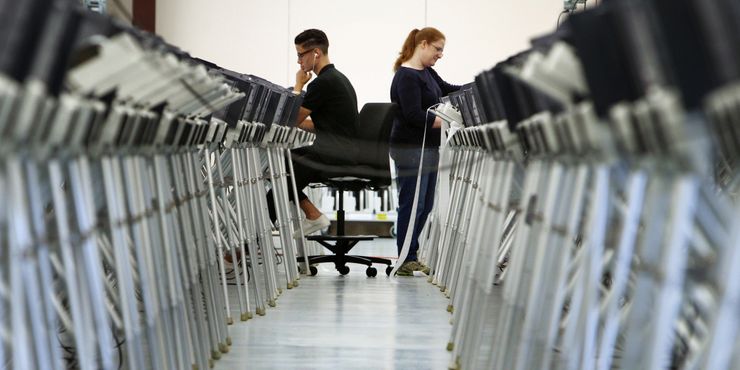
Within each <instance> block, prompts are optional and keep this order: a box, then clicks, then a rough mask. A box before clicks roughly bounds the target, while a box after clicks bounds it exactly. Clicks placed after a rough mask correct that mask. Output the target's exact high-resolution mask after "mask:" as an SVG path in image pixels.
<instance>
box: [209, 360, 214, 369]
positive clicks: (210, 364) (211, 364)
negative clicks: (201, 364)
mask: <svg viewBox="0 0 740 370" xmlns="http://www.w3.org/2000/svg"><path fill="white" fill-rule="evenodd" d="M213 365H214V363H213V360H211V359H210V358H209V359H208V368H209V369H213Z"/></svg>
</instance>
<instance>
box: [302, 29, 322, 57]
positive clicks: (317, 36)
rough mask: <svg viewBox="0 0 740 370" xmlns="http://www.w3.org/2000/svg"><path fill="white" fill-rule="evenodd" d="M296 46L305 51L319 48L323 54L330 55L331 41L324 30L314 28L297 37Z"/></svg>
mask: <svg viewBox="0 0 740 370" xmlns="http://www.w3.org/2000/svg"><path fill="white" fill-rule="evenodd" d="M295 44H296V45H300V46H301V47H303V48H304V49H313V48H318V49H321V52H322V53H324V54H329V39H328V38H327V37H326V34H325V33H324V31H322V30H317V29H315V28H312V29H309V30H305V31H303V32H301V33H299V34H298V36H296V37H295Z"/></svg>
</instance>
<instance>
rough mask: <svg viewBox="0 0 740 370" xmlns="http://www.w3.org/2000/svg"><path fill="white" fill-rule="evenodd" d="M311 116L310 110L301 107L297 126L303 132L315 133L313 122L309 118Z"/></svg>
mask: <svg viewBox="0 0 740 370" xmlns="http://www.w3.org/2000/svg"><path fill="white" fill-rule="evenodd" d="M310 114H311V110H310V109H306V108H304V107H301V108H300V109H299V110H298V118H297V119H296V126H298V128H300V129H302V130H306V131H310V132H313V131H314V126H313V121H312V120H311V119H310V118H309V117H308V116H309V115H310Z"/></svg>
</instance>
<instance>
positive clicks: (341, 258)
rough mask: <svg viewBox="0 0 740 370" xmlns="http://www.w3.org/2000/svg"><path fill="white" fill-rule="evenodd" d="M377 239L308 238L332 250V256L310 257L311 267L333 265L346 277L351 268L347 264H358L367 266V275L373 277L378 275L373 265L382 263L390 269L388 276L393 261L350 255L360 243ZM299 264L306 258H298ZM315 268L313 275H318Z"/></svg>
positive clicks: (316, 236)
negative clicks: (321, 264)
mask: <svg viewBox="0 0 740 370" xmlns="http://www.w3.org/2000/svg"><path fill="white" fill-rule="evenodd" d="M373 239H375V236H374V235H357V236H331V235H329V236H322V235H312V236H309V237H306V240H312V241H315V242H318V243H319V244H321V245H322V246H324V247H325V248H326V249H328V250H330V251H331V252H332V253H334V254H332V255H326V256H308V263H309V264H311V265H315V264H319V263H333V264H334V266H335V267H336V269H337V271H338V272H339V273H340V274H342V275H346V274H348V273H349V267H348V266H347V263H356V264H361V265H365V266H367V270H366V271H365V273H366V274H367V276H369V277H373V276H375V275H376V274H377V270H376V269H375V268H374V267H372V265H373V263H381V264H385V265H387V266H388V267H387V268H386V274H388V272H389V270H390V266H391V263H392V262H391V260H389V259H386V258H380V257H371V256H357V255H348V254H347V253H349V251H350V250H351V249H352V248H353V247H354V246H355V245H356V244H357V243H358V242H360V241H368V240H373ZM330 241H333V242H334V244H331V243H329V242H330ZM298 262H299V263H301V262H304V257H303V256H301V257H298ZM316 272H318V270H316V269H315V268H312V269H311V275H316Z"/></svg>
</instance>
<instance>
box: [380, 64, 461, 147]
mask: <svg viewBox="0 0 740 370" xmlns="http://www.w3.org/2000/svg"><path fill="white" fill-rule="evenodd" d="M459 89H460V86H457V85H452V84H449V83H447V82H445V81H444V80H442V78H441V77H439V75H438V74H437V72H436V71H435V70H434V69H432V68H431V67H429V68H424V69H422V70H417V69H413V68H408V67H401V68H399V69H398V71H396V74H395V75H394V76H393V82H392V83H391V101H392V102H394V103H396V104H398V107H399V110H398V113H396V118H395V120H394V121H393V130H392V131H391V145H393V146H396V147H404V148H407V147H412V148H413V147H421V141H422V139H423V137H424V126H426V127H427V140H426V147H427V148H435V147H439V137H440V132H439V131H440V129H438V128H436V129H432V125H433V124H434V117H435V116H434V113H431V112H430V113H428V114H427V109H428V108H429V107H431V106H432V105H434V104H437V103H439V98H441V97H443V96H445V95H447V94H449V93H451V92H453V91H457V90H459Z"/></svg>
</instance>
